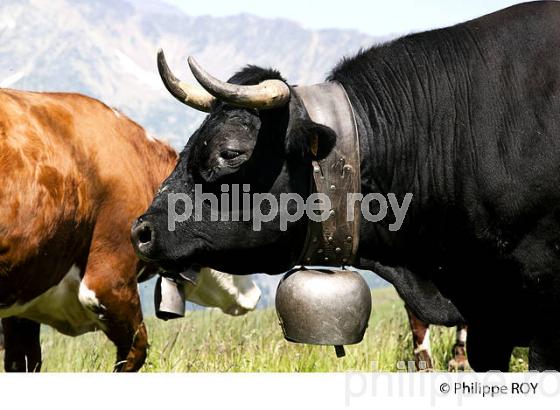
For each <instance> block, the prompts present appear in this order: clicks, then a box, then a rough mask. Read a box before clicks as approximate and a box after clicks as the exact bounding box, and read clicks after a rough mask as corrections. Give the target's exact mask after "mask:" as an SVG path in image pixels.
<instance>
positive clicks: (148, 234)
mask: <svg viewBox="0 0 560 410" xmlns="http://www.w3.org/2000/svg"><path fill="white" fill-rule="evenodd" d="M151 241H152V229H151V228H150V226H149V225H147V224H145V225H143V226H141V227H140V229H139V230H138V242H139V243H141V244H143V243H150V242H151Z"/></svg>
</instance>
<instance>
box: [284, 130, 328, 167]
mask: <svg viewBox="0 0 560 410" xmlns="http://www.w3.org/2000/svg"><path fill="white" fill-rule="evenodd" d="M335 145H336V133H335V132H334V131H333V130H332V129H331V128H329V127H327V126H324V125H321V124H317V123H316V122H313V121H311V120H295V121H294V123H293V124H291V126H290V129H289V131H288V133H287V137H286V152H287V153H288V155H289V156H290V157H294V158H301V159H303V160H308V159H311V160H317V161H320V160H322V159H324V158H325V157H326V156H327V155H329V154H330V152H331V151H332V149H333V148H334V146H335Z"/></svg>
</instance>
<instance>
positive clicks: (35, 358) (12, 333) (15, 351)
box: [2, 317, 42, 372]
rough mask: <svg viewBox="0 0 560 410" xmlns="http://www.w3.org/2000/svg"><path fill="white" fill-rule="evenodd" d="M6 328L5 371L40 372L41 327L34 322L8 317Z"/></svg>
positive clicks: (4, 320) (3, 324)
mask: <svg viewBox="0 0 560 410" xmlns="http://www.w3.org/2000/svg"><path fill="white" fill-rule="evenodd" d="M2 326H3V327H4V348H5V351H4V370H5V371H7V372H38V371H40V370H41V360H42V359H41V344H40V340H39V335H40V331H41V326H40V325H39V323H37V322H33V321H32V320H28V319H23V318H18V317H8V318H3V319H2Z"/></svg>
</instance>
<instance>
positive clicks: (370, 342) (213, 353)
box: [0, 288, 527, 372]
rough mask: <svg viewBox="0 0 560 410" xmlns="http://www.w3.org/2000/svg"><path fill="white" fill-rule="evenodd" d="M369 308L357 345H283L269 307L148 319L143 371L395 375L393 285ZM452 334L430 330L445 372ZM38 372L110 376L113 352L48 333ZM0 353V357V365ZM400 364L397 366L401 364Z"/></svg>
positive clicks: (399, 347)
mask: <svg viewBox="0 0 560 410" xmlns="http://www.w3.org/2000/svg"><path fill="white" fill-rule="evenodd" d="M373 301H374V303H373V305H374V311H373V314H372V316H371V319H370V322H369V328H368V330H367V332H366V335H365V337H364V340H363V341H362V343H360V344H357V345H353V346H346V357H344V358H342V359H337V358H336V356H335V353H334V348H333V347H329V346H307V345H299V344H294V343H289V342H286V341H285V340H284V338H283V336H282V331H281V329H280V326H279V325H278V321H277V318H276V312H275V311H274V309H266V310H259V311H255V312H251V313H249V314H247V315H245V316H243V317H237V318H235V317H230V316H226V315H224V314H222V313H221V312H217V311H210V310H207V311H197V312H190V313H188V314H187V316H186V317H185V318H184V319H180V320H175V321H171V322H163V321H160V320H158V319H156V318H147V320H146V323H147V326H148V335H149V340H150V345H151V346H150V350H149V355H148V359H147V361H146V365H145V366H144V368H143V370H142V371H145V372H340V371H350V370H360V371H375V370H378V371H398V370H399V369H403V368H406V367H404V366H406V364H404V366H403V362H404V363H407V362H408V361H412V360H413V356H412V347H411V346H412V341H411V334H410V331H409V329H408V322H407V320H406V313H405V310H404V308H403V303H402V301H401V300H400V299H399V298H398V297H397V296H396V294H395V291H394V290H393V289H392V288H384V289H377V290H374V291H373ZM454 337H455V332H454V329H446V328H442V327H433V330H432V334H431V342H432V349H433V354H434V359H435V366H436V368H437V369H438V370H447V362H448V361H449V359H450V354H451V347H452V346H453V343H454ZM42 347H43V371H50V372H84V371H88V372H91V371H105V372H107V371H111V370H112V365H113V360H114V354H115V349H114V347H113V345H112V344H111V343H110V342H109V341H108V340H107V338H106V337H105V335H103V334H102V333H99V332H97V333H93V334H87V335H84V336H81V337H76V338H70V337H66V336H62V335H60V334H59V333H57V332H55V331H53V330H51V329H50V328H48V329H45V330H44V331H43V333H42ZM2 355H3V354H2V353H0V360H3V357H2ZM399 362H401V363H400V364H398V363H399ZM511 364H512V370H515V371H525V370H527V352H526V349H517V350H516V351H515V352H514V355H513V357H512V362H511Z"/></svg>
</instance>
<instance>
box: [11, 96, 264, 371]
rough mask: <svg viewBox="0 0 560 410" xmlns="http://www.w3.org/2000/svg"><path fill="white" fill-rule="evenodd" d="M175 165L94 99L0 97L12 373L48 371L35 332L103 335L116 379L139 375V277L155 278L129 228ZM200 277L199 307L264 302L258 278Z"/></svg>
mask: <svg viewBox="0 0 560 410" xmlns="http://www.w3.org/2000/svg"><path fill="white" fill-rule="evenodd" d="M176 160H177V154H176V152H175V151H174V150H173V149H172V148H171V147H170V146H169V145H167V144H165V143H163V142H161V141H158V140H156V139H153V138H151V137H150V136H149V135H147V133H146V132H145V131H144V129H143V128H142V127H140V126H139V125H138V124H136V123H135V122H133V121H131V120H130V119H128V118H127V117H125V116H124V115H122V114H121V113H119V112H118V111H115V110H113V109H111V108H109V107H108V106H106V105H105V104H103V103H101V102H99V101H97V100H94V99H92V98H89V97H86V96H82V95H78V94H69V93H32V92H22V91H15V90H6V89H0V175H1V183H0V317H1V318H4V319H3V325H4V332H5V344H6V352H5V369H6V370H15V371H25V370H38V369H39V368H40V365H41V352H40V346H39V324H38V323H37V322H39V323H45V324H48V325H50V326H52V327H54V328H55V329H57V330H59V331H60V332H62V333H64V334H66V335H71V336H76V335H80V334H83V333H85V332H89V331H94V330H97V329H100V330H102V331H103V332H105V334H106V335H107V336H108V337H109V339H110V340H111V341H112V342H113V343H114V344H115V346H116V348H117V364H116V370H121V371H135V370H138V369H139V368H140V367H141V366H142V364H143V363H144V360H145V358H146V351H147V333H146V328H145V326H144V323H143V318H142V313H141V310H140V299H139V296H138V288H137V275H138V273H139V272H141V271H143V276H149V273H150V272H151V270H153V269H154V268H153V267H151V266H148V265H146V264H144V263H142V262H140V261H139V260H138V259H137V258H136V256H135V254H134V252H133V249H132V246H131V244H130V239H129V235H130V226H131V224H132V221H133V220H134V218H135V217H136V216H138V215H140V214H141V213H142V212H143V211H144V209H146V208H147V206H148V205H149V204H150V203H151V200H152V198H153V196H154V194H155V192H156V190H157V188H158V186H159V185H160V184H161V182H162V181H163V180H164V178H165V177H167V176H168V175H169V173H170V172H171V170H172V169H173V167H174V166H175V163H176ZM200 275H201V277H202V279H203V280H201V281H200V283H201V285H200V286H197V287H196V288H195V289H190V290H189V293H188V294H187V295H186V296H187V298H189V299H191V300H195V301H198V302H200V303H203V304H206V305H210V306H216V307H220V308H222V309H223V310H228V311H229V312H230V313H231V312H234V313H237V314H239V313H243V312H246V311H247V310H249V309H252V308H254V307H255V305H256V303H257V301H258V299H259V296H260V291H259V290H258V288H256V287H255V286H254V284H253V283H252V282H250V279H249V282H248V283H243V284H241V285H242V286H240V287H239V286H238V285H239V284H237V283H234V282H232V281H229V282H228V281H227V280H224V277H226V276H227V275H226V276H224V275H225V274H223V273H220V272H216V271H213V270H209V269H203V270H202V272H201V273H200ZM204 278H205V279H204ZM204 284H207V286H210V287H215V288H213V289H210V290H208V289H204V287H205V285H204ZM236 286H238V287H237V289H231V287H236ZM220 287H222V288H224V289H220ZM228 287H229V288H228ZM226 288H228V289H226ZM239 289H241V290H239Z"/></svg>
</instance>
